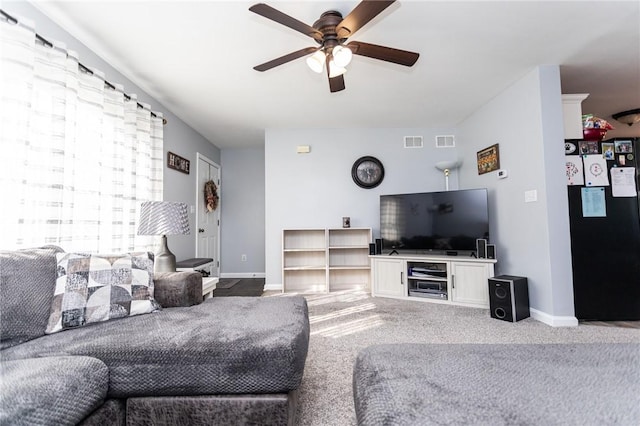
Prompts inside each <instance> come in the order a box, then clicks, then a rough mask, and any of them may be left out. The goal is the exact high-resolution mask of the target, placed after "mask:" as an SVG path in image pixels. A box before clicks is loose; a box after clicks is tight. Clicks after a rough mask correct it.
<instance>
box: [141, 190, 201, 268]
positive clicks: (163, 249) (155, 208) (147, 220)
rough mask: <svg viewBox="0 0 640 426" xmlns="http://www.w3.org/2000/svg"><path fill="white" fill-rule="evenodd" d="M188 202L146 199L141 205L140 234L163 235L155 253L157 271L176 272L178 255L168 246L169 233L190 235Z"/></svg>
mask: <svg viewBox="0 0 640 426" xmlns="http://www.w3.org/2000/svg"><path fill="white" fill-rule="evenodd" d="M189 233H190V231H189V216H188V213H187V204H185V203H180V202H175V201H146V202H144V203H142V204H141V206H140V223H139V225H138V235H162V241H161V245H160V251H159V252H158V253H156V255H155V261H154V271H155V272H174V271H175V270H176V257H175V255H174V254H173V253H171V251H170V250H169V247H168V246H167V235H188V234H189Z"/></svg>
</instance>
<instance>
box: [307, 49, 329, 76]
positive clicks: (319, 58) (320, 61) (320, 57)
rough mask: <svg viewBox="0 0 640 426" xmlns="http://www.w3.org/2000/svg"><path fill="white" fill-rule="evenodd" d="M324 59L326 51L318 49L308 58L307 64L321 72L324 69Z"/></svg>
mask: <svg viewBox="0 0 640 426" xmlns="http://www.w3.org/2000/svg"><path fill="white" fill-rule="evenodd" d="M324 61H325V55H324V52H323V51H322V50H318V51H316V52H315V53H314V54H313V55H311V56H309V57H308V58H307V65H308V66H309V68H311V70H312V71H313V72H317V73H318V74H319V73H321V72H322V70H323V69H324Z"/></svg>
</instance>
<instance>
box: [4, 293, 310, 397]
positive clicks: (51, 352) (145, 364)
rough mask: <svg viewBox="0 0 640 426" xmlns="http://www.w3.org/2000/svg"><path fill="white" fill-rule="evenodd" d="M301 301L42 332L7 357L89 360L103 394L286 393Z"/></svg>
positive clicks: (221, 302)
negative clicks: (95, 364) (104, 369)
mask: <svg viewBox="0 0 640 426" xmlns="http://www.w3.org/2000/svg"><path fill="white" fill-rule="evenodd" d="M307 315H308V314H307V305H306V301H305V300H304V299H303V298H302V297H270V298H253V297H225V298H212V299H207V300H206V301H205V302H203V303H202V304H200V305H197V306H192V307H185V308H171V309H164V310H162V311H160V312H154V313H152V314H148V315H140V316H136V317H128V318H122V319H117V320H112V321H106V322H103V323H97V324H92V325H90V326H86V327H80V328H77V329H73V330H67V331H64V332H61V333H56V334H52V335H47V336H44V337H41V338H38V339H35V340H31V341H29V342H26V343H23V344H21V345H17V346H14V347H11V348H9V349H6V350H5V351H3V354H2V355H3V358H4V359H6V360H11V359H21V358H33V357H43V356H61V355H65V356H71V355H76V356H91V357H95V358H97V359H99V360H101V361H102V362H104V363H105V364H106V365H107V366H108V367H109V375H110V377H109V393H108V395H109V397H116V398H127V397H131V396H150V395H165V396H178V395H183V396H185V395H215V394H253V393H270V394H271V393H287V392H289V391H292V390H295V389H297V388H298V386H299V385H300V382H301V380H302V373H303V369H304V363H305V360H306V356H307V348H308V339H309V324H308V321H306V320H305V319H306V318H307Z"/></svg>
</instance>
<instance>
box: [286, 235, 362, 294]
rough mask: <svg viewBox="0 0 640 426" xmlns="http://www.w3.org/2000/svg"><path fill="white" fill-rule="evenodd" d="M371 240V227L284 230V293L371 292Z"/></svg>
mask: <svg viewBox="0 0 640 426" xmlns="http://www.w3.org/2000/svg"><path fill="white" fill-rule="evenodd" d="M371 239H372V234H371V228H329V229H285V230H283V231H282V280H283V291H284V292H300V293H324V292H329V291H339V290H350V289H356V288H361V289H365V290H368V289H369V280H370V276H371V266H370V259H369V243H371Z"/></svg>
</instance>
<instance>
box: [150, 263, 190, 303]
mask: <svg viewBox="0 0 640 426" xmlns="http://www.w3.org/2000/svg"><path fill="white" fill-rule="evenodd" d="M153 281H154V290H153V293H154V299H156V301H157V302H158V303H159V304H160V306H162V307H163V308H175V307H178V306H192V305H197V304H199V303H202V274H200V272H191V271H189V272H159V273H156V274H154V277H153Z"/></svg>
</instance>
